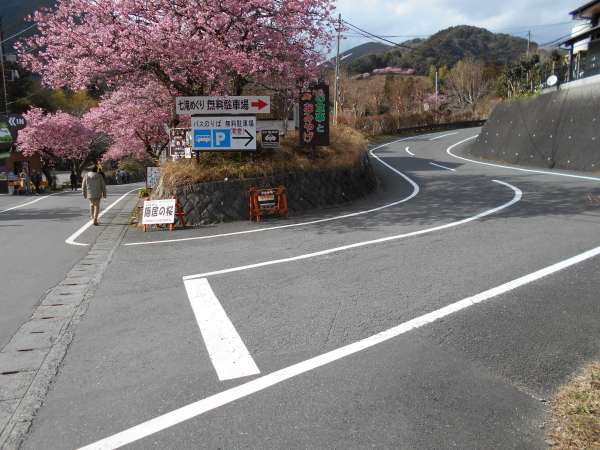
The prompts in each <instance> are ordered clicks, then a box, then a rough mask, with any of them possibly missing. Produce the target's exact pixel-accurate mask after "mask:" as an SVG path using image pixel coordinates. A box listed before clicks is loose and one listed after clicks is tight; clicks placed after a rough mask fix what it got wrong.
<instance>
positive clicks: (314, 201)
mask: <svg viewBox="0 0 600 450" xmlns="http://www.w3.org/2000/svg"><path fill="white" fill-rule="evenodd" d="M280 185H283V186H285V187H286V189H287V192H288V207H289V211H290V214H291V215H293V214H294V213H300V212H307V211H312V210H317V209H323V208H328V207H332V206H336V205H342V204H344V203H349V202H353V201H356V200H360V199H363V198H366V197H368V196H369V195H371V194H373V193H374V192H375V190H376V189H377V179H376V178H375V174H374V173H373V169H372V167H371V162H370V160H369V157H368V154H367V153H366V152H365V153H364V154H363V155H362V157H361V158H360V160H359V161H358V162H357V163H356V164H355V165H354V166H353V167H350V168H346V169H330V170H320V171H314V172H294V173H286V174H278V175H273V176H271V177H266V178H248V179H245V180H229V181H219V182H212V183H202V184H196V185H191V186H180V187H176V188H168V187H165V186H163V185H162V180H159V182H158V183H157V186H156V187H155V189H154V190H153V192H152V196H151V199H153V200H154V199H164V198H171V197H172V196H175V197H177V198H179V200H180V202H181V207H182V209H183V212H184V213H185V217H186V220H187V221H188V223H189V224H190V225H208V224H216V223H221V222H235V221H240V220H249V219H250V212H249V199H248V190H249V189H250V188H253V187H254V188H272V187H279V186H280Z"/></svg>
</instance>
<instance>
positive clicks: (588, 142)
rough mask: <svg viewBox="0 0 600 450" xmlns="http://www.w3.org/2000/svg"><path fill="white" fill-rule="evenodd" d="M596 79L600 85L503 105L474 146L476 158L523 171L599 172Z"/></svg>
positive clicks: (599, 103)
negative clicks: (517, 167) (520, 166)
mask: <svg viewBox="0 0 600 450" xmlns="http://www.w3.org/2000/svg"><path fill="white" fill-rule="evenodd" d="M597 77H598V80H597V82H595V83H590V84H589V85H585V86H581V87H574V88H571V89H562V90H559V91H554V92H550V93H547V94H542V95H540V96H539V97H537V98H527V99H521V100H510V101H505V102H502V103H499V104H498V105H497V106H496V108H495V109H494V111H493V112H492V114H491V116H490V118H489V120H488V122H487V123H486V125H485V126H484V127H483V129H482V130H481V133H480V134H479V137H478V138H477V140H476V142H474V144H473V146H472V148H471V151H470V153H471V155H473V156H476V157H480V158H484V159H488V160H492V161H498V162H505V163H509V164H518V165H522V166H533V167H540V168H555V169H570V170H581V171H588V172H597V171H599V170H600V82H599V81H600V75H597ZM591 78H595V77H591ZM563 86H564V85H563Z"/></svg>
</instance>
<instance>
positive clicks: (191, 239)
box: [125, 137, 419, 246]
mask: <svg viewBox="0 0 600 450" xmlns="http://www.w3.org/2000/svg"><path fill="white" fill-rule="evenodd" d="M413 138H414V137H409V138H403V139H399V140H397V141H393V142H388V143H387V144H383V145H380V146H379V147H375V148H374V149H372V150H371V151H370V153H371V156H373V158H375V159H377V160H378V161H379V162H380V163H382V164H383V165H384V166H386V167H388V168H389V169H391V170H393V171H394V172H396V173H397V174H398V175H400V176H401V177H402V178H404V179H405V180H406V181H408V182H409V183H410V184H411V186H412V187H413V192H412V193H411V194H410V195H409V196H408V197H406V198H403V199H402V200H399V201H397V202H393V203H390V204H387V205H383V206H380V207H378V208H374V209H369V210H368V211H360V212H356V213H352V214H344V215H341V216H335V217H330V218H328V219H319V220H313V221H310V222H301V223H292V224H289V225H279V226H276V227H269V228H260V229H254V230H246V231H236V232H234V233H224V234H213V235H210V236H196V237H190V238H179V239H165V240H164V241H150V242H130V243H128V244H125V245H126V246H128V245H150V244H163V243H170V242H183V241H195V240H199V239H214V238H220V237H226V236H237V235H240V234H249V233H259V232H262V231H272V230H281V229H284V228H291V227H300V226H305V225H314V224H316V223H323V222H329V221H331V220H339V219H346V218H348V217H354V216H360V215H362V214H368V213H372V212H375V211H379V210H382V209H385V208H389V207H391V206H396V205H399V204H400V203H404V202H407V201H409V200H410V199H411V198H413V197H414V196H415V195H417V194H418V193H419V186H417V184H416V183H415V182H414V181H412V180H411V179H410V178H408V177H407V176H406V175H404V174H403V173H402V172H400V171H398V170H396V169H394V168H393V167H392V166H390V165H389V164H387V163H385V162H383V161H382V160H381V159H380V158H379V157H378V156H377V155H375V154H374V153H373V152H374V151H375V150H378V149H380V148H382V147H385V146H386V145H390V144H395V143H396V142H400V141H405V140H407V139H413Z"/></svg>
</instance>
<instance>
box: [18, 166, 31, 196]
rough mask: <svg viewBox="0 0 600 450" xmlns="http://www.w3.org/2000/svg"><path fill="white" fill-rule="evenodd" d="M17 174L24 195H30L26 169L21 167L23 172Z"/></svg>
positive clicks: (29, 182)
mask: <svg viewBox="0 0 600 450" xmlns="http://www.w3.org/2000/svg"><path fill="white" fill-rule="evenodd" d="M19 176H20V177H21V187H22V188H23V189H24V190H25V195H28V196H29V195H31V181H30V180H29V172H27V169H23V172H21V173H20V174H19Z"/></svg>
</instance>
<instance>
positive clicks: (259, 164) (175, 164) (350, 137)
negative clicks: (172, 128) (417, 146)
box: [162, 125, 368, 186]
mask: <svg viewBox="0 0 600 450" xmlns="http://www.w3.org/2000/svg"><path fill="white" fill-rule="evenodd" d="M367 146H368V142H367V139H366V138H365V137H364V136H363V134H362V133H360V132H359V131H357V130H355V129H353V128H350V127H348V126H343V125H341V126H338V127H335V128H332V129H331V132H330V145H329V146H328V147H317V149H316V152H315V160H314V161H313V159H312V149H311V148H310V147H300V145H299V138H298V132H297V131H293V132H289V133H288V134H287V135H286V136H282V138H281V146H280V147H279V148H273V149H265V150H262V151H260V152H258V153H257V155H256V158H255V161H254V162H252V161H251V156H250V155H249V154H248V153H242V152H232V153H216V152H215V153H213V152H209V153H202V154H201V156H200V161H199V162H198V163H197V162H196V159H195V158H192V159H181V160H178V161H169V162H166V163H164V164H163V165H162V179H163V183H164V184H165V185H167V186H184V185H191V184H197V183H204V182H210V181H223V180H225V179H229V180H233V179H244V178H254V177H268V176H270V175H274V174H277V173H285V172H303V171H309V170H323V169H336V168H341V167H349V166H352V165H353V164H355V163H356V162H357V161H358V159H359V158H360V156H361V155H362V153H363V152H364V151H365V150H366V149H367Z"/></svg>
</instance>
